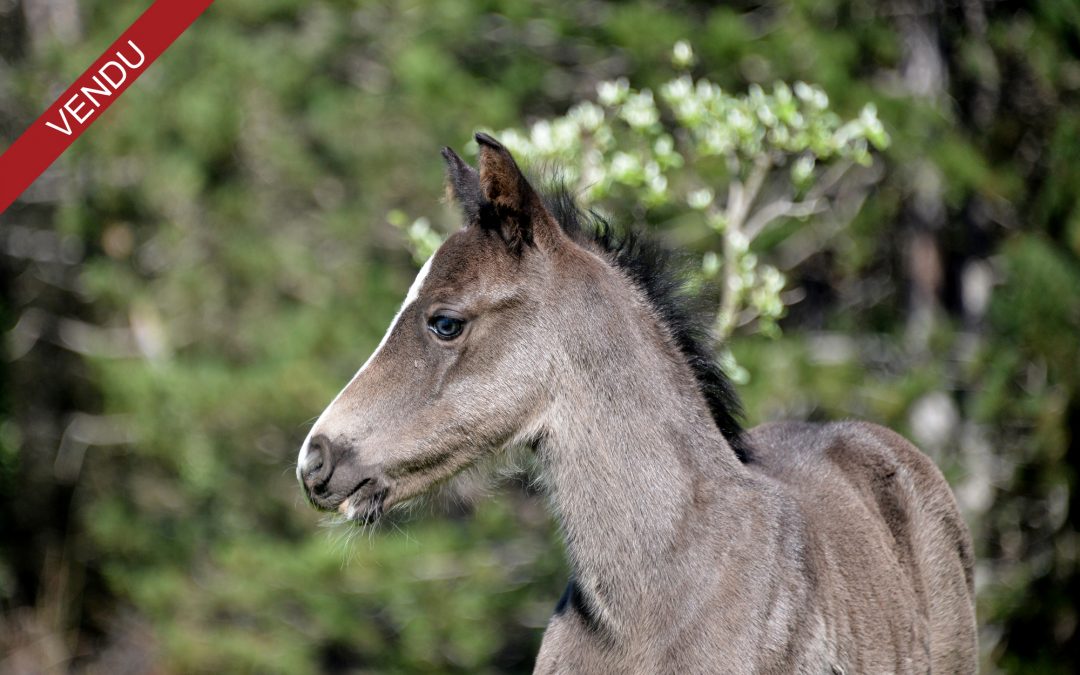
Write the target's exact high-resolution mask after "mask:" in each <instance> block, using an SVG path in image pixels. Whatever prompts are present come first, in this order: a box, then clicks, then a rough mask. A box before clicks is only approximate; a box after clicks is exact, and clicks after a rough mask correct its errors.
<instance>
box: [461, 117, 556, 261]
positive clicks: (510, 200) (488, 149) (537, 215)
mask: <svg viewBox="0 0 1080 675" xmlns="http://www.w3.org/2000/svg"><path fill="white" fill-rule="evenodd" d="M476 142H477V143H479V144H480V194H481V196H482V197H483V200H484V201H485V202H487V205H486V207H487V208H490V209H491V210H492V211H493V213H492V214H491V216H490V218H491V219H492V220H493V221H494V222H493V223H492V225H493V226H496V227H498V228H499V230H500V232H501V233H502V236H503V239H504V240H506V242H507V243H509V244H510V245H511V247H512V248H515V249H520V248H521V246H522V245H527V244H532V243H533V242H534V241H536V240H537V239H548V240H550V241H554V240H553V239H552V237H554V236H557V230H558V225H557V224H556V223H555V219H554V217H552V215H551V214H550V213H549V212H548V210H547V208H546V207H545V206H544V200H543V199H541V198H540V195H539V194H537V193H536V191H535V190H533V188H532V186H531V185H529V181H527V180H526V179H525V175H524V174H522V173H521V169H519V168H518V165H517V162H515V161H514V157H513V155H511V154H510V151H509V150H507V149H506V148H505V147H503V145H502V144H501V143H499V142H498V141H496V140H495V139H494V138H492V137H491V136H488V135H487V134H485V133H478V134H476Z"/></svg>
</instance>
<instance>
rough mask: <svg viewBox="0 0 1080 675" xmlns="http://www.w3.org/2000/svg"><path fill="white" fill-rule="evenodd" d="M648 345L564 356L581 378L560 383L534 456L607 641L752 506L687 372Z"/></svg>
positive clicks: (670, 351) (588, 346)
mask: <svg viewBox="0 0 1080 675" xmlns="http://www.w3.org/2000/svg"><path fill="white" fill-rule="evenodd" d="M603 334H604V335H605V336H610V335H611V334H612V333H611V332H610V331H605V332H604V333H603ZM658 335H662V331H661V332H660V333H658ZM647 338H648V336H646V339H641V336H640V335H638V336H633V335H630V336H627V337H626V338H625V344H619V345H611V344H608V345H606V346H604V345H599V344H592V343H590V342H589V340H588V338H585V339H583V340H579V341H578V342H576V343H575V346H574V347H570V349H571V350H574V349H580V350H582V351H585V352H587V353H586V354H584V355H582V354H575V353H573V352H572V353H571V354H570V358H569V361H570V362H573V363H577V364H579V366H578V368H577V369H576V370H575V372H572V373H570V374H568V375H566V376H565V380H564V381H562V382H560V386H559V391H560V401H559V402H558V404H557V405H556V406H555V409H554V410H553V414H552V419H551V420H550V421H549V429H548V434H547V437H546V440H545V443H544V446H543V448H544V451H543V458H544V464H545V468H546V473H547V478H548V481H549V489H550V492H551V498H552V503H553V506H554V509H555V511H556V516H557V517H558V518H559V521H560V524H561V526H562V530H563V533H564V536H565V539H566V547H567V553H568V556H569V558H570V563H571V566H572V568H573V574H574V579H575V583H576V584H577V586H578V587H579V589H580V593H581V594H582V595H583V596H584V598H585V601H586V603H587V604H588V605H589V606H590V608H591V611H592V612H594V613H595V614H596V615H597V616H596V617H594V618H596V619H597V620H598V621H600V622H601V623H605V622H606V623H607V624H609V626H610V627H611V628H613V629H615V630H619V629H620V626H625V625H626V624H627V622H629V621H636V619H632V618H631V617H633V616H634V615H635V614H639V613H640V611H642V610H645V608H647V607H648V606H649V602H650V601H655V600H656V598H655V597H653V598H649V597H648V596H649V595H650V594H651V593H654V591H655V589H656V588H658V587H664V588H671V581H672V579H671V578H670V576H671V575H678V574H679V571H678V570H680V569H682V568H683V566H684V565H687V564H692V561H693V560H695V559H697V557H698V556H699V555H701V556H707V555H708V553H707V552H702V549H703V548H704V547H707V546H710V545H713V544H715V542H716V541H729V540H733V539H735V537H734V532H735V531H736V530H738V529H739V528H741V527H742V519H743V517H744V516H743V513H741V508H740V507H739V506H738V505H740V504H745V503H746V500H747V499H749V498H751V497H752V495H751V494H750V493H751V492H752V489H751V488H750V487H749V486H750V483H751V480H750V478H749V472H748V471H747V470H746V468H745V467H744V466H743V465H742V464H741V463H740V462H739V460H738V459H737V458H736V456H735V453H734V452H733V450H732V449H731V448H730V446H729V445H728V444H727V442H726V441H725V440H724V438H723V436H722V435H721V433H720V431H719V430H718V429H717V427H716V425H715V423H714V422H713V421H712V418H711V415H710V413H709V410H708V406H707V404H706V401H705V399H704V396H703V395H702V394H701V392H700V391H699V389H698V387H697V384H696V381H695V378H694V375H693V373H692V371H691V370H690V368H689V366H688V365H686V363H685V362H684V360H683V359H682V357H681V355H680V354H679V353H678V352H677V351H676V350H675V348H674V347H673V346H672V345H671V344H670V340H665V339H663V338H661V339H660V340H659V341H658V340H655V339H653V340H650V339H647ZM605 339H610V337H607V338H605ZM607 359H610V360H611V362H606V361H607ZM616 360H617V361H619V362H620V363H618V364H616V363H614V361H616ZM717 514H721V515H722V517H720V518H717ZM703 528H705V529H704V530H703ZM726 528H731V531H730V532H725V530H726ZM706 530H707V533H708V536H707V537H705V536H704V535H703V533H704V532H705V531H706ZM729 534H730V535H731V536H728V535H729ZM706 538H707V539H708V540H709V541H708V542H706V541H703V540H704V539H706ZM687 561H691V562H687ZM661 579H664V582H663V583H657V582H658V581H659V580H661Z"/></svg>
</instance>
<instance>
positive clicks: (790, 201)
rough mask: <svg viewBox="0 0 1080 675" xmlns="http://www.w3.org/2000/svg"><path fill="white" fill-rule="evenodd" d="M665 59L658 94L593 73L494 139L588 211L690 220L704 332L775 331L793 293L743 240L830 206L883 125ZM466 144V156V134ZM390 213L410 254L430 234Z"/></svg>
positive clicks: (428, 248) (796, 89)
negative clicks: (713, 287) (566, 106)
mask: <svg viewBox="0 0 1080 675" xmlns="http://www.w3.org/2000/svg"><path fill="white" fill-rule="evenodd" d="M672 61H673V63H674V65H675V67H676V69H678V70H679V71H680V72H679V73H678V74H677V76H676V77H675V78H674V79H672V80H670V81H669V82H666V83H665V84H663V85H662V86H661V87H660V88H659V90H658V93H657V94H654V93H653V91H652V90H650V89H635V88H633V87H632V86H631V85H630V83H629V82H628V81H627V80H626V79H618V80H614V81H606V82H601V83H600V84H599V85H598V87H597V96H596V101H583V102H581V103H578V104H576V105H574V106H573V107H572V108H570V110H569V111H568V112H567V113H566V114H565V115H563V116H561V117H556V118H554V119H545V120H539V121H537V122H535V123H533V124H532V126H531V127H529V129H528V130H524V131H523V130H518V129H507V130H503V131H501V132H495V136H496V137H497V138H498V139H499V140H500V141H501V142H502V143H503V144H504V145H506V146H507V147H508V148H509V149H510V150H511V151H512V152H513V153H514V154H515V155H516V156H517V157H519V158H521V159H523V160H524V161H526V162H531V163H533V164H548V165H552V166H557V167H559V168H560V171H561V173H562V177H563V178H564V179H565V180H566V181H568V182H569V183H570V184H571V185H574V186H576V188H577V193H578V195H579V199H580V200H581V201H582V203H583V204H584V205H585V206H586V207H588V208H595V209H597V210H599V211H601V212H612V213H618V212H619V211H620V210H621V211H625V210H626V209H627V207H626V205H631V211H630V213H621V214H618V215H619V216H620V218H619V219H620V220H621V219H623V218H624V217H626V216H629V217H630V218H635V219H638V218H640V217H642V216H643V215H646V216H648V217H649V219H650V220H653V219H660V220H666V221H669V222H682V221H685V220H687V219H691V220H693V221H695V222H698V223H699V224H700V226H701V232H703V233H705V234H706V235H707V237H708V243H707V244H706V249H707V250H706V251H705V253H704V254H703V256H702V258H701V264H700V276H701V280H702V281H708V280H713V279H715V278H716V277H718V276H719V277H720V282H721V296H720V297H721V299H720V306H719V308H718V311H717V315H716V323H715V326H714V332H715V335H716V338H717V339H718V340H720V341H723V340H725V339H726V338H728V337H729V336H730V335H731V334H732V333H733V332H734V330H735V329H736V328H737V327H739V326H741V325H746V324H751V323H752V324H754V325H755V326H756V329H757V330H758V331H760V332H762V333H764V334H766V335H776V334H778V328H777V324H776V321H777V319H779V318H780V317H781V316H782V315H783V313H784V311H785V308H786V306H787V305H788V304H789V303H790V299H791V298H792V297H793V296H791V295H787V296H785V294H784V293H783V291H784V289H785V285H786V279H785V276H784V273H783V272H782V271H781V270H780V269H778V268H777V266H775V265H774V264H767V263H765V262H762V260H761V257H760V255H759V254H760V253H762V252H763V251H761V250H759V249H760V247H757V246H755V243H756V241H757V240H758V238H759V237H760V235H762V234H763V233H764V232H765V231H766V230H767V229H768V228H769V227H770V226H771V225H773V224H774V223H777V222H778V221H788V222H790V221H791V220H793V219H794V220H797V221H806V220H807V219H809V218H810V217H812V216H815V215H819V214H821V215H822V216H826V215H830V212H833V213H832V214H831V215H834V216H835V215H836V213H835V212H836V211H837V210H838V209H837V204H836V202H835V200H834V199H833V198H832V197H833V196H835V194H836V193H837V188H838V186H839V185H840V184H841V183H842V181H843V179H844V177H845V175H846V174H848V173H849V169H850V168H851V167H852V166H854V165H863V166H869V165H870V164H871V162H872V159H871V154H870V152H871V148H876V149H879V150H880V149H883V148H885V147H886V146H887V145H888V143H889V137H888V134H887V133H886V132H885V130H884V128H883V127H882V124H881V122H880V121H879V120H878V118H877V111H876V110H875V108H874V106H873V104H867V105H866V106H865V107H864V108H863V109H862V111H861V113H860V114H859V115H858V116H857V117H855V118H853V119H843V118H841V117H840V116H839V115H837V114H836V113H835V112H833V111H832V110H830V109H829V98H828V96H827V95H826V93H825V92H824V91H822V90H821V89H820V88H818V87H816V86H813V85H809V84H806V83H805V82H796V83H795V84H794V85H788V84H786V83H783V82H778V83H776V84H775V85H774V86H773V88H772V91H771V92H767V91H766V90H765V89H763V88H761V87H760V86H758V85H751V86H750V88H749V91H748V92H747V93H745V94H739V95H736V94H730V93H728V92H725V91H723V90H722V89H721V88H720V87H719V86H717V85H716V84H714V83H712V82H710V81H708V80H705V79H699V80H697V81H696V82H695V81H694V80H693V78H692V77H691V76H690V75H689V74H688V73H687V72H686V71H687V70H688V69H689V68H690V67H691V66H692V65H693V62H694V54H693V50H692V49H691V47H690V45H689V44H688V43H686V42H678V43H677V44H676V45H675V47H674V49H673V52H672ZM466 151H468V152H472V153H475V152H476V151H477V148H476V147H475V142H473V143H471V144H470V146H467V147H466ZM856 203H861V200H856ZM634 208H637V209H639V211H638V212H636V213H635V212H634V211H633V209H634ZM641 210H644V211H645V212H646V213H642V212H641ZM856 210H857V207H856ZM844 215H845V216H846V217H847V218H848V219H849V218H850V217H851V216H852V215H854V212H853V210H852V209H850V208H849V209H846V210H845V214H844ZM390 221H391V222H392V223H393V224H395V225H397V226H399V227H402V228H403V229H404V230H405V232H406V234H407V235H408V237H409V240H410V242H411V244H412V246H413V250H414V255H415V256H416V258H417V260H419V261H422V260H424V259H426V258H427V257H428V256H429V255H430V254H431V253H432V252H433V251H434V250H435V249H436V248H437V247H438V245H439V244H440V243H441V241H442V236H441V235H440V234H439V233H438V232H436V231H435V230H433V229H432V227H431V224H430V222H429V221H428V220H427V219H426V218H420V219H416V220H414V221H412V222H411V223H409V222H408V219H407V218H406V217H405V215H404V214H403V213H401V212H393V213H391V214H390ZM721 357H722V359H723V360H724V361H725V367H726V368H727V370H728V371H729V374H730V375H731V376H732V377H733V378H735V379H736V380H739V379H744V378H745V377H746V373H745V372H744V371H743V370H742V369H741V368H740V367H739V366H738V365H737V364H736V363H735V361H734V359H733V358H732V357H731V354H730V352H727V351H726V350H725V351H724V352H723V353H722V354H721Z"/></svg>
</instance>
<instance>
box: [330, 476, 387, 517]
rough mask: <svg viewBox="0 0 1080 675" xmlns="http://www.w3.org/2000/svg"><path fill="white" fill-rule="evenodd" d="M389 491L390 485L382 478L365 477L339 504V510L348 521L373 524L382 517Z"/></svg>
mask: <svg viewBox="0 0 1080 675" xmlns="http://www.w3.org/2000/svg"><path fill="white" fill-rule="evenodd" d="M389 491H390V487H389V486H388V485H386V483H385V482H384V481H382V480H381V479H379V478H374V477H371V478H365V479H363V480H362V481H360V483H359V484H358V485H357V486H356V488H354V489H353V491H352V492H350V493H349V494H348V495H347V496H346V497H345V499H344V500H342V502H341V503H340V504H338V507H337V511H338V512H339V513H340V514H341V515H343V516H345V520H347V521H356V522H358V523H361V524H363V525H371V524H372V523H374V522H375V521H377V520H378V519H379V518H381V517H382V515H383V512H384V511H385V505H386V495H387V493H388V492H389Z"/></svg>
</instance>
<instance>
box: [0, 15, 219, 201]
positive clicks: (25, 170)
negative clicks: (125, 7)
mask: <svg viewBox="0 0 1080 675" xmlns="http://www.w3.org/2000/svg"><path fill="white" fill-rule="evenodd" d="M213 1H214V0H156V2H154V4H153V5H151V6H150V8H149V9H147V10H146V11H145V12H143V14H142V16H140V17H139V18H138V19H136V21H135V23H133V24H131V27H130V28H128V29H127V30H126V31H125V32H124V34H123V35H121V36H120V38H119V39H118V40H117V41H116V42H114V43H113V44H112V46H111V47H109V48H108V49H106V50H105V53H104V54H102V55H101V56H100V57H98V59H97V61H94V63H93V65H91V66H90V67H89V68H88V69H87V70H86V72H85V73H83V74H82V76H81V77H80V78H79V79H77V80H76V81H75V84H73V85H71V86H70V87H68V89H67V91H65V92H64V93H63V94H61V95H60V98H58V99H56V102H55V103H53V104H52V105H51V106H49V108H48V109H47V110H46V111H45V114H43V115H42V116H41V117H39V118H38V119H37V121H36V122H34V123H33V124H32V125H31V126H30V128H29V129H27V130H26V132H25V133H24V134H23V135H22V136H20V137H19V138H18V139H16V141H15V142H14V143H12V144H11V147H9V148H8V149H7V150H6V151H5V152H4V154H3V155H0V213H2V212H3V211H4V210H6V209H7V207H9V206H11V203H12V202H14V201H15V199H16V198H17V197H18V196H19V195H20V194H22V192H23V190H25V189H26V188H27V187H29V186H30V184H31V183H33V182H34V180H35V179H36V178H37V177H38V176H40V175H41V174H42V172H44V171H45V169H47V168H49V165H50V164H52V163H53V162H54V161H56V158H57V157H59V156H60V155H61V154H63V152H64V151H65V150H67V149H68V146H70V145H71V144H72V142H74V141H75V139H76V138H78V137H79V135H80V134H82V132H83V131H85V130H86V127H88V126H90V125H91V124H93V123H94V121H95V120H96V119H97V118H99V117H100V116H101V114H102V113H103V112H105V109H106V108H108V107H109V106H110V105H112V103H113V101H115V100H116V99H117V98H118V97H119V96H120V94H122V93H124V90H126V89H127V88H128V87H130V86H131V83H132V82H134V81H135V80H136V79H138V77H139V76H140V75H142V74H143V72H145V71H146V69H147V68H148V67H149V66H150V64H151V63H153V62H154V60H155V59H157V57H158V56H160V55H161V53H162V52H164V51H165V50H166V49H168V48H169V45H171V44H172V43H173V41H174V40H176V38H178V37H179V36H180V34H181V33H183V32H184V31H185V30H187V27H188V26H190V25H191V23H192V22H193V21H195V19H196V18H198V16H199V15H200V14H202V13H203V12H204V11H205V10H206V8H207V7H209V6H210V4H211V3H212V2H213Z"/></svg>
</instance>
